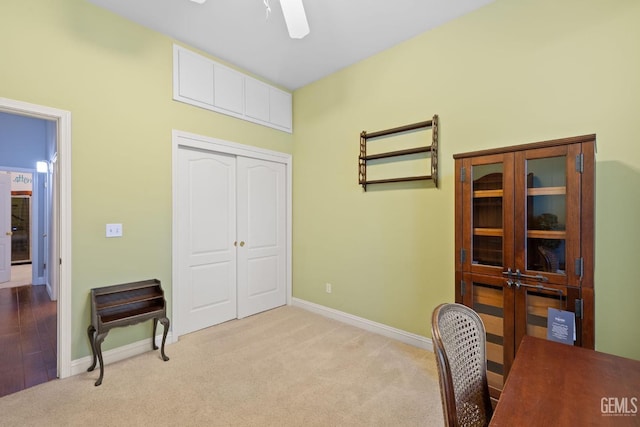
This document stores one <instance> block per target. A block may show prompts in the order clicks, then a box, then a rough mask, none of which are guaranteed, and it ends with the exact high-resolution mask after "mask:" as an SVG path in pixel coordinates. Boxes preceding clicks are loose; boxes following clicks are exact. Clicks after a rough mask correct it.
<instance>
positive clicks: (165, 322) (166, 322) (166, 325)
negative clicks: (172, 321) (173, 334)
mask: <svg viewBox="0 0 640 427" xmlns="http://www.w3.org/2000/svg"><path fill="white" fill-rule="evenodd" d="M160 323H162V326H164V332H163V334H162V347H160V354H162V360H164V361H165V362H166V361H167V360H169V358H168V357H167V355H166V354H164V343H165V341H167V333H168V332H169V319H167V318H166V317H163V318H161V319H160ZM154 325H155V322H154ZM154 337H155V334H154Z"/></svg>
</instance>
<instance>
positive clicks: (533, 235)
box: [527, 230, 567, 239]
mask: <svg viewBox="0 0 640 427" xmlns="http://www.w3.org/2000/svg"><path fill="white" fill-rule="evenodd" d="M527 237H529V238H530V239H566V238H567V232H566V231H557V230H528V231H527Z"/></svg>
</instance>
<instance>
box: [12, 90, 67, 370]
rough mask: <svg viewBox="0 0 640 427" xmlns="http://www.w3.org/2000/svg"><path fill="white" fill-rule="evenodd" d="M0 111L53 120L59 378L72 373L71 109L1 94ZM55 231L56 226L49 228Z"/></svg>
mask: <svg viewBox="0 0 640 427" xmlns="http://www.w3.org/2000/svg"><path fill="white" fill-rule="evenodd" d="M0 111H2V112H4V113H8V114H16V115H20V116H28V117H35V118H39V119H44V120H49V121H53V122H55V124H56V151H57V159H58V164H59V165H58V166H59V174H58V178H59V180H58V188H59V191H58V196H57V197H58V213H59V215H58V222H57V224H55V225H57V229H58V230H57V232H58V233H57V235H58V236H59V238H58V254H59V261H58V262H48V263H47V265H48V266H51V268H53V269H57V273H58V274H57V276H58V279H59V280H58V301H57V317H58V319H57V320H58V322H57V340H58V354H57V370H58V377H59V378H66V377H69V376H71V112H70V111H66V110H60V109H57V108H52V107H47V106H43V105H37V104H30V103H27V102H22V101H16V100H12V99H8V98H0ZM50 231H51V232H52V233H55V232H56V230H50Z"/></svg>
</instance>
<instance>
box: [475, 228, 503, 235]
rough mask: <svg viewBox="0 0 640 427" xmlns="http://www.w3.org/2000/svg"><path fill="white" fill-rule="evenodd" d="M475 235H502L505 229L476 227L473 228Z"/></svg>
mask: <svg viewBox="0 0 640 427" xmlns="http://www.w3.org/2000/svg"><path fill="white" fill-rule="evenodd" d="M473 235H474V236H493V237H502V235H503V230H502V228H484V227H476V228H474V229H473Z"/></svg>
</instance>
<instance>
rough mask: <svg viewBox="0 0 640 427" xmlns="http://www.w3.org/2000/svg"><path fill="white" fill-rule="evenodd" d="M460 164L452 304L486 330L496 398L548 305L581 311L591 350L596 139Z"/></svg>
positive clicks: (581, 339)
mask: <svg viewBox="0 0 640 427" xmlns="http://www.w3.org/2000/svg"><path fill="white" fill-rule="evenodd" d="M454 159H455V163H456V195H455V197H456V205H455V210H456V237H455V238H456V245H455V246H456V249H455V250H456V252H455V263H456V284H455V295H456V302H458V303H462V304H465V305H467V306H469V307H471V308H473V309H474V310H476V311H477V312H478V313H479V314H480V316H481V317H482V319H483V321H484V323H485V327H486V329H487V358H488V362H487V365H488V366H487V369H488V376H489V378H488V379H489V385H490V389H491V392H492V396H494V397H497V396H499V393H500V390H502V386H503V384H504V380H505V379H506V377H507V374H508V373H509V369H510V367H511V364H512V362H513V359H514V357H515V353H516V352H517V349H518V346H519V344H520V341H521V340H522V337H523V336H525V335H533V336H537V337H542V338H546V335H547V327H546V325H547V312H548V308H550V307H552V308H557V309H561V310H566V311H572V312H574V313H575V314H576V339H575V345H578V346H583V347H588V348H593V347H594V291H593V266H594V246H593V235H594V185H595V182H594V167H595V135H585V136H580V137H572V138H565V139H560V140H553V141H543V142H538V143H532V144H524V145H518V146H512V147H506V148H501V149H493V150H485V151H479V152H473V153H463V154H457V155H455V156H454Z"/></svg>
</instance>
